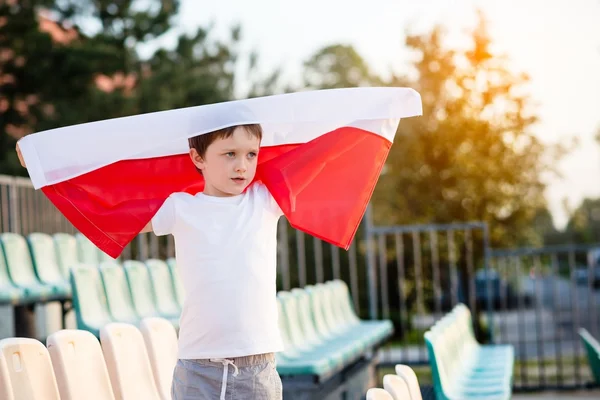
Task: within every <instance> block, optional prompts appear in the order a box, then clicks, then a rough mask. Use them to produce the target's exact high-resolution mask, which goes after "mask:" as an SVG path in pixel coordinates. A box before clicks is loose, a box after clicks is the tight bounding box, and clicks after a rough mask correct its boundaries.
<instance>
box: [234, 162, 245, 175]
mask: <svg viewBox="0 0 600 400" xmlns="http://www.w3.org/2000/svg"><path fill="white" fill-rule="evenodd" d="M235 171H236V172H246V163H245V162H244V161H240V162H239V163H237V165H236V166H235Z"/></svg>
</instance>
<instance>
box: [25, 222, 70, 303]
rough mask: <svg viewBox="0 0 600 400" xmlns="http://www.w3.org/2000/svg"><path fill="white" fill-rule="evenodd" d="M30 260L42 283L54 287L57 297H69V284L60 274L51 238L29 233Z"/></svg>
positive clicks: (43, 234) (41, 234) (42, 234)
mask: <svg viewBox="0 0 600 400" xmlns="http://www.w3.org/2000/svg"><path fill="white" fill-rule="evenodd" d="M27 243H28V244H29V250H30V252H31V260H32V261H33V267H34V269H35V272H36V274H37V276H38V278H39V279H40V281H41V282H42V283H44V284H45V285H49V286H52V287H54V289H55V292H56V293H57V295H59V296H62V297H64V298H65V299H66V298H70V297H71V284H70V283H69V281H68V280H67V278H65V277H64V276H63V274H62V271H61V269H60V267H59V266H58V261H57V257H56V248H55V246H54V240H53V239H52V236H50V235H47V234H45V233H31V234H30V235H29V236H27Z"/></svg>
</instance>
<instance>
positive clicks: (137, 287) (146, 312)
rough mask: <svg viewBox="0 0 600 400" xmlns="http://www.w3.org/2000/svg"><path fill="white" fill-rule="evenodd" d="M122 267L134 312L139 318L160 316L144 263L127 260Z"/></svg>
mask: <svg viewBox="0 0 600 400" xmlns="http://www.w3.org/2000/svg"><path fill="white" fill-rule="evenodd" d="M123 267H124V268H125V276H127V283H128V284H129V289H130V290H131V298H132V299H133V307H134V308H135V311H136V313H137V314H138V315H139V316H140V317H141V318H146V317H160V316H161V315H160V314H159V312H158V310H157V309H156V300H155V296H154V289H153V288H152V281H150V274H149V272H148V268H146V265H144V263H143V262H141V261H134V260H127V261H124V262H123Z"/></svg>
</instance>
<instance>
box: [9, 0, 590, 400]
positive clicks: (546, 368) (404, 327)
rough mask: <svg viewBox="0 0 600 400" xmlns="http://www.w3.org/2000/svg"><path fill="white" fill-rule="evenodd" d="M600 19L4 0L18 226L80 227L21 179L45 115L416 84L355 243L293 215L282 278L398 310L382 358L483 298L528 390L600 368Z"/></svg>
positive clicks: (284, 284)
mask: <svg viewBox="0 0 600 400" xmlns="http://www.w3.org/2000/svg"><path fill="white" fill-rule="evenodd" d="M599 21H600V1H597V0H573V1H567V0H551V1H542V0H525V1H517V0H505V1H502V2H498V1H495V2H492V1H483V0H481V1H477V0H453V1H443V0H423V1H419V2H415V1H408V0H371V1H369V2H362V1H348V0H346V1H341V0H327V1H323V0H321V1H317V0H305V1H302V2H293V3H291V2H281V1H276V0H256V1H242V0H228V1H219V2H217V1H212V2H207V1H201V0H138V1H133V0H120V1H114V0H113V1H110V0H55V1H50V0H22V1H18V0H1V2H0V174H1V175H2V185H0V186H1V188H0V189H1V193H0V199H1V202H0V205H1V206H2V213H1V221H0V222H1V224H2V229H3V231H4V232H17V233H20V234H23V235H27V234H29V233H31V232H46V233H49V234H54V233H56V232H69V233H75V232H74V230H73V228H72V227H71V226H70V224H69V223H68V222H67V221H66V220H64V219H62V217H61V216H60V215H56V212H55V211H53V209H52V206H51V205H49V204H47V201H45V199H44V198H43V195H42V194H41V193H39V192H35V193H34V192H33V190H32V189H31V187H30V184H29V183H28V181H27V180H26V179H15V178H14V177H23V178H26V177H27V171H26V170H25V169H23V168H21V167H20V166H19V163H18V160H17V157H16V153H15V151H14V149H15V144H16V141H17V140H18V139H19V138H21V137H23V136H24V135H27V134H29V133H32V132H38V131H42V130H46V129H51V128H56V127H62V126H66V125H72V124H77V123H83V122H89V121H96V120H101V119H107V118H114V117H120V116H126V115H133V114H140V113H148V112H153V111H159V110H168V109H173V108H179V107H189V106H196V105H202V104H208V103H214V102H221V101H227V100H232V99H239V98H248V97H255V96H263V95H269V94H276V93H284V92H291V91H300V90H309V89H322V88H338V87H353V86H408V87H412V88H414V89H416V90H417V91H419V92H420V94H421V96H422V100H423V116H422V117H420V118H412V119H408V120H406V121H403V122H402V123H401V124H400V128H399V131H398V133H397V135H396V138H395V143H394V145H393V147H392V150H391V153H390V156H389V158H388V162H387V164H386V167H385V168H384V171H383V174H382V176H381V178H380V181H379V182H378V184H377V187H376V191H375V193H374V196H373V199H372V202H371V205H370V207H369V210H368V212H367V215H366V218H365V221H364V223H363V225H362V227H361V231H360V232H359V234H358V235H357V239H356V241H355V244H354V245H353V247H352V248H351V250H350V252H340V251H338V250H337V249H334V248H330V247H328V246H329V245H325V244H323V243H321V242H320V241H318V240H312V238H308V237H305V236H304V235H303V234H301V233H299V232H295V231H294V230H293V229H292V228H291V227H289V226H287V224H286V222H285V221H283V222H282V223H281V226H280V235H281V236H280V239H281V241H280V249H279V256H280V258H279V262H280V265H279V267H280V276H279V285H280V287H281V288H282V289H289V288H291V287H295V286H304V285H306V284H309V283H314V282H320V281H324V280H327V279H332V278H342V279H344V280H345V281H346V282H348V283H349V285H350V287H351V292H352V295H353V299H354V301H355V306H356V307H357V310H358V311H359V313H360V314H361V316H362V317H364V318H382V317H383V318H389V319H392V320H393V321H394V324H395V328H396V335H395V336H394V338H393V340H392V342H391V343H390V344H388V346H386V348H384V350H383V352H382V360H383V361H382V362H381V365H380V368H382V369H385V368H386V365H390V366H391V365H393V364H394V363H396V362H399V361H402V362H405V363H408V364H413V365H415V366H418V365H422V364H423V365H424V364H426V363H427V358H426V352H425V350H424V347H423V339H422V333H423V332H424V331H425V330H426V329H427V327H428V326H430V325H431V323H432V322H433V321H434V320H435V318H436V317H438V316H439V315H441V314H442V313H443V312H446V311H447V310H449V309H450V308H451V307H452V306H453V305H455V304H456V303H457V302H463V303H466V304H468V305H469V306H470V308H471V309H472V310H473V311H474V313H475V314H476V316H477V318H476V321H477V324H478V327H477V328H478V329H477V333H478V335H479V338H480V340H483V341H490V342H494V343H511V344H514V345H515V346H516V353H517V366H516V367H517V369H516V371H517V372H515V384H516V386H517V388H521V389H548V388H557V387H558V388H574V387H577V388H580V387H586V386H589V385H590V382H591V374H590V371H589V369H588V366H587V364H586V360H585V353H584V350H583V348H582V347H581V344H580V342H579V338H578V337H577V330H578V329H579V328H580V327H586V328H587V329H588V330H589V331H590V332H591V333H592V334H593V335H594V336H595V337H598V336H599V333H600V318H599V317H598V315H597V314H598V309H599V308H600V262H599V260H600V252H598V251H597V248H600V247H598V246H600V185H599V184H598V178H599V175H600V174H599V173H600V112H599V109H600V108H599V106H600V23H599ZM90 145H91V146H93V143H90ZM169 240H170V239H169ZM169 240H167V239H165V240H163V239H160V240H159V239H157V238H156V237H146V236H144V235H140V237H139V238H138V240H137V241H135V242H134V243H132V245H131V246H130V248H128V249H127V251H126V253H125V257H126V258H134V259H140V260H144V259H146V258H149V257H161V258H166V257H169V256H172V255H173V246H172V242H171V241H169ZM7 318H8V317H6V318H4V319H3V320H2V322H0V323H2V324H5V326H8V324H9V323H8V322H7V321H8V319H7ZM11 329H12V328H11ZM420 373H421V374H423V375H421V377H422V378H423V379H425V380H427V379H428V378H427V372H426V371H425V370H424V371H421V372H420ZM429 379H430V378H429Z"/></svg>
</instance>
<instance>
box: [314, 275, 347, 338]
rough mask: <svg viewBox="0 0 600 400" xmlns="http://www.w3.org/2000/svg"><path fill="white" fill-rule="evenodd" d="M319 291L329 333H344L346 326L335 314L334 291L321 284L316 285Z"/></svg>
mask: <svg viewBox="0 0 600 400" xmlns="http://www.w3.org/2000/svg"><path fill="white" fill-rule="evenodd" d="M315 287H316V288H317V291H318V295H319V297H320V298H321V304H322V307H323V316H324V317H325V322H326V323H327V328H328V330H329V332H332V333H338V332H340V331H343V330H344V328H345V324H343V322H342V321H341V320H340V319H339V317H338V315H339V314H337V313H336V312H335V304H334V302H335V296H334V295H333V293H332V290H331V289H330V287H329V286H327V285H325V284H323V283H319V284H317V285H315Z"/></svg>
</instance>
